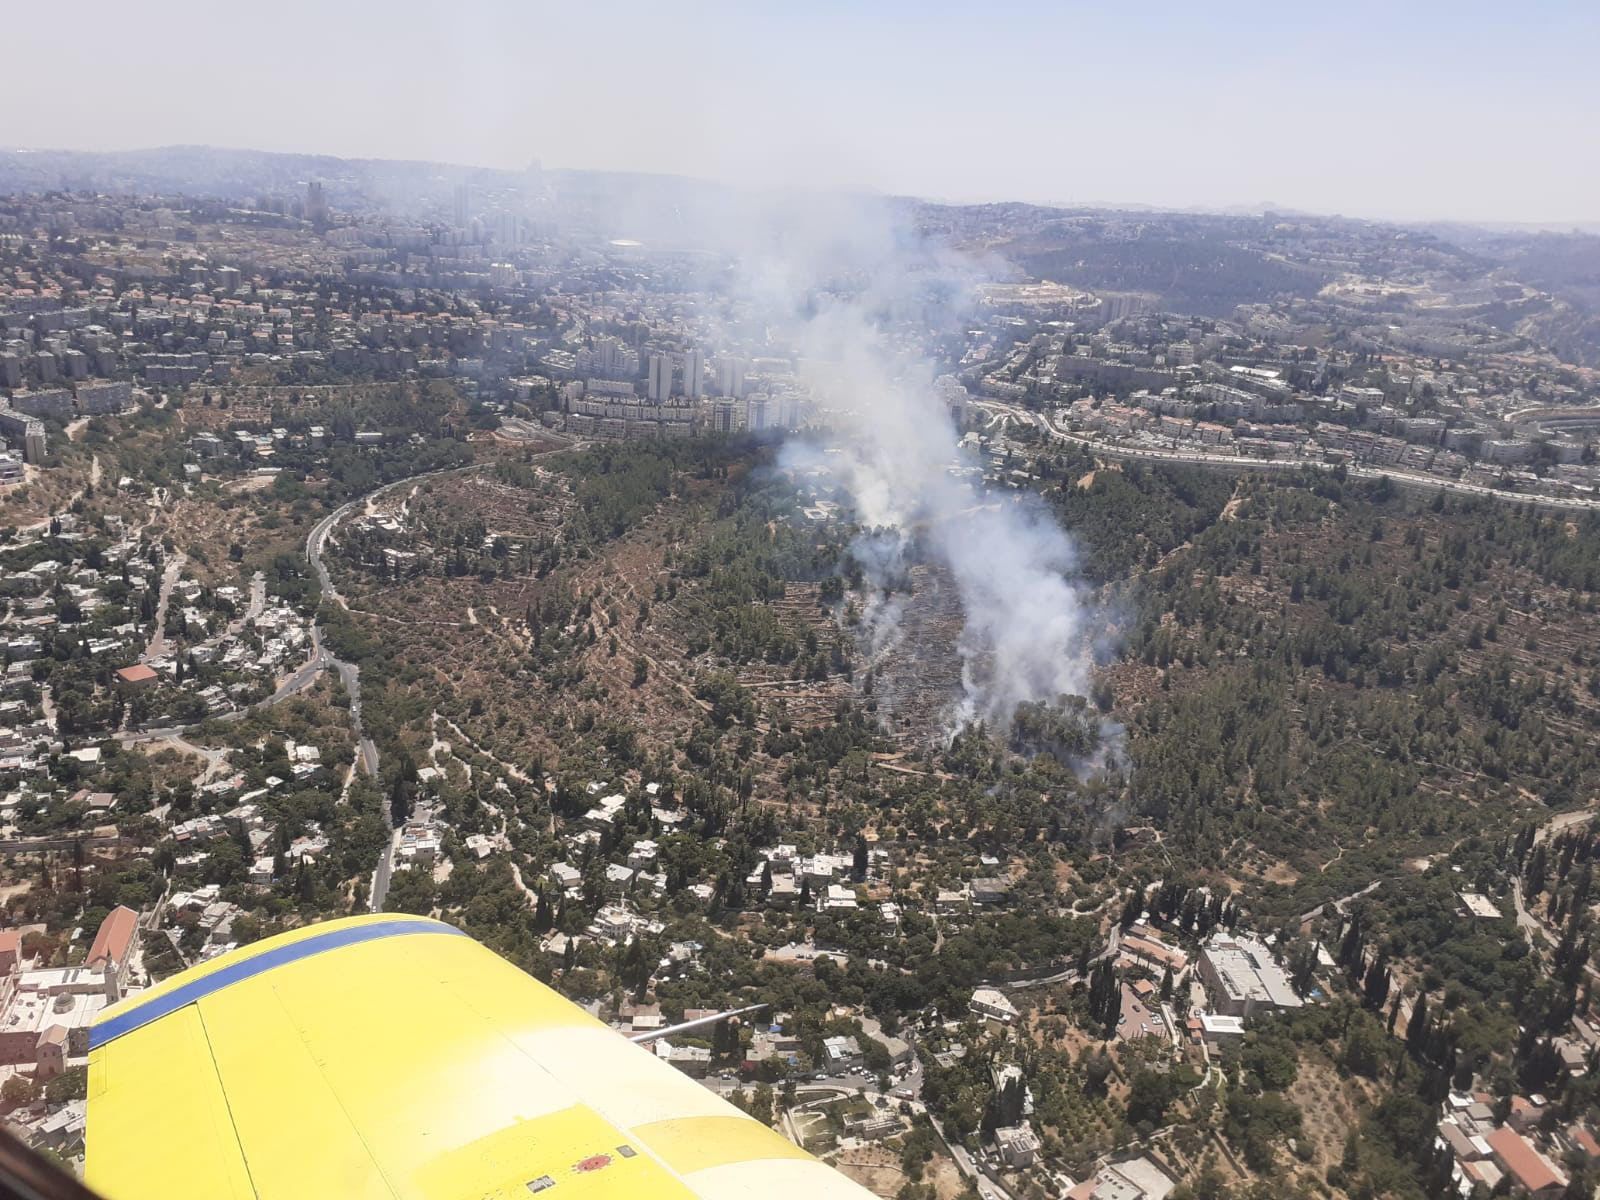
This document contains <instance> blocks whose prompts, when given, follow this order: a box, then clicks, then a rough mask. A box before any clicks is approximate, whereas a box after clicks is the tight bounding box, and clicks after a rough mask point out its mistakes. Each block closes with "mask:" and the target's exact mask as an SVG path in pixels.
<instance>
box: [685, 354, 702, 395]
mask: <svg viewBox="0 0 1600 1200" xmlns="http://www.w3.org/2000/svg"><path fill="white" fill-rule="evenodd" d="M705 378H706V358H705V355H704V354H702V353H701V352H700V351H699V350H690V351H689V352H688V353H686V354H685V355H684V356H683V394H684V395H685V396H687V397H688V398H689V399H691V400H698V399H700V397H701V396H702V395H704V394H705Z"/></svg>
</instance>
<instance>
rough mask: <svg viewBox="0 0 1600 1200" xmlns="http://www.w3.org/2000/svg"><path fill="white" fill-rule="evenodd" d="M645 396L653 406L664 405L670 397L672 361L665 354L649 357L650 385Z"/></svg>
mask: <svg viewBox="0 0 1600 1200" xmlns="http://www.w3.org/2000/svg"><path fill="white" fill-rule="evenodd" d="M645 395H646V396H647V397H648V398H649V399H650V400H651V401H652V402H653V403H655V404H664V403H665V402H666V401H667V400H668V399H669V398H670V397H671V395H672V359H671V357H670V356H668V355H665V354H652V355H651V356H650V383H649V386H648V388H647V389H646V392H645Z"/></svg>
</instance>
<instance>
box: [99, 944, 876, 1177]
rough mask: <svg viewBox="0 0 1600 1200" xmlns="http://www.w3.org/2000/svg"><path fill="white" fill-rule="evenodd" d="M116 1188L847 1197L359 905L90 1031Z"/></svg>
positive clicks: (742, 1129) (601, 1044)
mask: <svg viewBox="0 0 1600 1200" xmlns="http://www.w3.org/2000/svg"><path fill="white" fill-rule="evenodd" d="M86 1174H87V1182H88V1184H89V1185H90V1186H91V1187H92V1188H94V1189H95V1190H97V1191H99V1192H100V1193H101V1194H102V1195H104V1196H106V1197H107V1198H108V1200H146V1198H149V1200H157V1198H159V1200H230V1198H232V1197H241V1198H245V1197H248V1198H251V1200H258V1198H259V1200H309V1198H312V1197H324V1196H326V1197H352V1198H356V1197H370V1198H373V1200H376V1198H379V1197H382V1198H384V1200H389V1198H404V1200H512V1198H513V1197H515V1198H517V1200H527V1197H529V1196H532V1195H535V1194H539V1195H541V1196H543V1195H545V1194H546V1193H548V1200H563V1198H564V1197H574V1198H587V1200H600V1198H605V1197H628V1198H630V1200H632V1198H640V1200H688V1198H694V1197H699V1198H702V1200H733V1198H735V1197H748V1196H757V1195H759V1196H760V1197H761V1198H762V1200H785V1198H787V1197H806V1198H807V1200H833V1198H838V1200H861V1198H862V1197H866V1196H869V1195H870V1193H868V1192H867V1191H866V1190H865V1189H863V1188H861V1187H859V1186H858V1185H857V1184H855V1183H852V1182H851V1181H850V1180H848V1179H846V1178H845V1177H844V1176H842V1175H840V1174H838V1173H837V1172H835V1171H834V1170H833V1169H832V1168H830V1167H828V1166H827V1165H825V1164H824V1163H821V1162H819V1161H817V1160H816V1159H814V1158H812V1157H811V1156H810V1155H808V1154H806V1153H805V1151H803V1150H801V1149H800V1148H799V1147H797V1146H795V1145H794V1144H792V1143H791V1142H789V1141H788V1140H787V1139H785V1138H784V1137H782V1136H781V1135H779V1134H777V1133H775V1132H773V1131H772V1130H771V1129H768V1128H767V1127H766V1126H764V1125H762V1124H761V1123H760V1122H758V1121H755V1120H753V1119H752V1118H750V1117H748V1116H746V1115H745V1114H744V1113H742V1112H740V1111H739V1110H738V1109H736V1108H734V1107H733V1106H732V1105H731V1104H728V1103H727V1102H726V1101H724V1100H722V1099H720V1098H719V1097H717V1096H715V1095H713V1094H712V1093H711V1092H710V1091H708V1090H707V1089H706V1088H704V1087H701V1086H700V1085H699V1084H697V1083H695V1082H694V1081H693V1080H691V1079H688V1078H687V1077H685V1076H684V1075H682V1074H681V1073H679V1072H678V1071H676V1070H675V1069H673V1068H672V1067H670V1066H668V1065H667V1064H666V1063H663V1062H661V1061H660V1060H658V1059H657V1058H656V1057H655V1056H654V1055H653V1054H651V1053H650V1052H649V1051H647V1050H645V1049H643V1048H642V1047H639V1046H635V1045H633V1044H632V1043H630V1042H629V1041H628V1040H627V1039H626V1038H624V1037H621V1036H619V1035H618V1034H617V1033H616V1032H614V1031H613V1030H611V1029H609V1028H607V1027H606V1026H605V1025H603V1024H602V1023H601V1022H599V1021H597V1020H595V1019H594V1018H593V1017H591V1016H589V1015H588V1014H587V1013H585V1012H584V1011H583V1010H581V1009H579V1008H578V1007H577V1006H576V1005H574V1004H572V1003H570V1002H569V1001H567V1000H565V999H563V998H562V997H561V996H559V995H557V994H556V993H555V992H553V991H552V990H550V989H549V988H547V987H545V986H544V985H543V984H541V983H540V982H539V981H538V980H536V979H534V978H532V977H531V976H529V975H527V974H525V973H524V972H522V971H520V970H518V969H517V968H516V967H514V966H512V965H511V964H510V963H508V962H506V961H505V960H504V959H502V958H500V957H499V956H498V955H496V954H494V953H493V952H492V951H490V950H487V949H485V948H484V947H483V946H481V945H479V944H478V943H477V942H475V941H473V940H472V939H471V938H469V937H467V936H466V935H464V934H462V933H461V932H460V931H459V930H457V929H455V928H453V927H452V926H449V925H445V924H442V923H440V922H438V921H430V920H427V919H425V918H421V917H401V916H376V917H354V918H351V919H349V920H343V921H333V922H330V923H328V924H324V925H313V926H308V927H307V928H305V929H299V930H295V931H293V932H291V933H286V934H283V935H282V936H280V937H275V938H270V939H268V940H267V941H264V942H259V943H257V944H255V945H251V946H246V947H243V948H242V949H239V950H236V951H234V952H233V953H231V954H226V955H223V956H222V957H221V958H218V959H215V960H213V961H211V962H207V963H204V964H202V965H200V966H197V967H194V968H192V969H190V970H188V971H185V972H183V973H182V974H180V975H176V976H174V977H173V978H171V979H167V980H164V981H163V982H162V983H160V984H159V985H157V986H156V987H153V988H151V989H149V990H148V991H145V992H141V993H140V994H138V995H137V996H133V997H130V998H129V999H127V1000H125V1001H123V1002H122V1003H120V1004H117V1005H115V1006H113V1007H111V1008H108V1009H107V1010H106V1011H105V1013H104V1014H103V1015H102V1016H101V1017H100V1019H99V1020H98V1021H97V1022H96V1024H95V1026H94V1028H93V1030H92V1031H91V1034H90V1048H89V1119H88V1129H87V1170H86Z"/></svg>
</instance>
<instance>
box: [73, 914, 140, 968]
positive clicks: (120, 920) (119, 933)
mask: <svg viewBox="0 0 1600 1200" xmlns="http://www.w3.org/2000/svg"><path fill="white" fill-rule="evenodd" d="M138 924H139V914H138V913H136V912H134V911H133V909H131V908H129V907H127V906H126V905H122V904H119V905H117V907H116V908H113V909H112V910H111V912H110V914H109V915H108V916H107V917H106V919H105V920H104V921H102V922H100V932H99V933H97V934H95V935H94V945H92V946H90V947H89V957H88V958H86V959H85V960H84V965H85V966H87V967H101V966H104V965H105V963H106V960H108V959H115V960H116V962H117V965H118V966H119V967H120V966H121V965H122V964H123V963H125V962H127V961H128V947H130V946H131V945H133V931H134V929H135V928H136V927H137V926H138Z"/></svg>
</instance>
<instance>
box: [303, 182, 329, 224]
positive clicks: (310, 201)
mask: <svg viewBox="0 0 1600 1200" xmlns="http://www.w3.org/2000/svg"><path fill="white" fill-rule="evenodd" d="M306 220H308V221H310V222H311V223H312V224H313V225H326V224H327V223H328V200H327V197H326V196H324V195H323V193H322V184H321V183H319V182H318V181H317V180H315V179H313V180H312V181H311V182H310V183H308V184H306Z"/></svg>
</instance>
